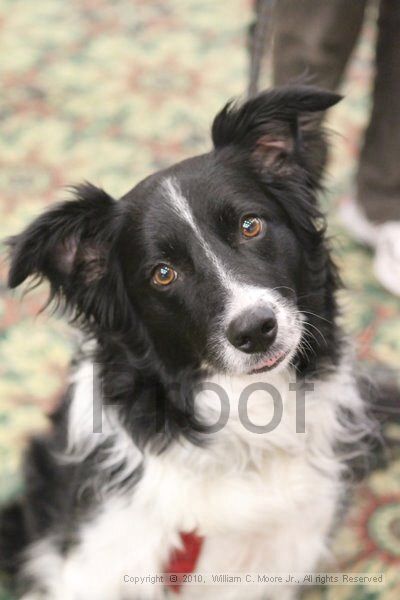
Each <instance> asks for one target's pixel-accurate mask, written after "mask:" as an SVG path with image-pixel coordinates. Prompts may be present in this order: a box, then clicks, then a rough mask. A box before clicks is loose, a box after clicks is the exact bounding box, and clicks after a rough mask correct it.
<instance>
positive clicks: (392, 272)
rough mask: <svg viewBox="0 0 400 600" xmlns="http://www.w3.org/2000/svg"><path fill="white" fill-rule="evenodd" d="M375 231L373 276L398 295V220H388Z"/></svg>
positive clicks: (399, 246)
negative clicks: (376, 233)
mask: <svg viewBox="0 0 400 600" xmlns="http://www.w3.org/2000/svg"><path fill="white" fill-rule="evenodd" d="M377 231H378V236H377V239H376V245H375V258H374V263H373V268H374V273H375V277H376V278H377V279H378V281H379V282H380V283H381V284H382V285H383V287H385V288H386V289H387V290H389V292H391V293H392V294H394V295H395V296H400V221H388V222H387V223H384V224H383V225H380V226H379V227H377Z"/></svg>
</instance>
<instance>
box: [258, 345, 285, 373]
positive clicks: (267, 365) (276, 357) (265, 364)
mask: <svg viewBox="0 0 400 600" xmlns="http://www.w3.org/2000/svg"><path fill="white" fill-rule="evenodd" d="M288 354H289V351H287V352H284V351H283V350H280V351H279V352H276V353H275V354H273V355H272V356H269V357H268V358H263V359H262V360H261V361H260V362H259V363H258V365H257V366H256V367H255V368H254V369H252V370H251V371H250V372H249V375H254V374H255V373H264V372H265V371H271V369H274V368H275V367H276V366H277V365H279V363H281V362H282V361H283V360H284V359H285V358H286V357H287V355H288Z"/></svg>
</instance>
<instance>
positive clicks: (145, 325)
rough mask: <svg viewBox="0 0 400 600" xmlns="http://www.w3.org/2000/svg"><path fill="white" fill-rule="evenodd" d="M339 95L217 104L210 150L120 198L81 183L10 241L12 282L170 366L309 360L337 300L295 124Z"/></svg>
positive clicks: (310, 153)
mask: <svg viewBox="0 0 400 600" xmlns="http://www.w3.org/2000/svg"><path fill="white" fill-rule="evenodd" d="M338 100H339V96H337V95H335V94H332V93H329V92H324V91H321V90H318V89H315V88H309V87H293V88H282V89H278V90H273V91H270V92H266V93H263V94H261V95H259V96H258V97H256V98H254V99H252V100H249V101H248V102H246V103H245V104H243V105H241V106H236V105H234V104H228V105H227V106H226V107H225V108H224V109H223V110H222V111H221V112H220V113H219V114H218V115H217V116H216V118H215V120H214V123H213V127H212V139H213V143H214V149H213V150H212V151H211V152H209V153H208V154H204V155H202V156H198V157H195V158H191V159H189V160H186V161H183V162H181V163H179V164H177V165H174V166H173V167H171V168H169V169H167V170H165V171H162V172H159V173H156V174H154V175H152V176H151V177H148V178H147V179H145V180H144V181H142V182H141V183H139V184H138V185H137V186H136V187H135V188H133V189H132V190H131V191H130V192H129V193H128V194H127V195H126V196H124V197H123V198H122V199H121V200H120V201H119V202H115V201H114V200H113V199H112V198H110V197H109V196H108V195H107V194H106V193H104V192H103V191H101V190H98V189H97V188H95V187H93V186H90V185H86V186H82V187H79V188H78V189H77V191H76V198H75V199H74V200H72V201H70V202H65V203H63V204H60V205H58V206H56V207H55V208H52V209H50V210H49V211H48V212H46V213H44V214H43V215H42V216H40V217H39V218H38V219H37V220H36V221H34V222H33V223H32V224H31V225H30V226H29V227H28V228H27V229H26V230H25V231H24V232H22V233H21V234H20V235H18V236H15V237H14V238H12V240H11V241H10V245H11V257H12V259H11V260H12V262H11V270H10V276H9V284H10V286H11V287H16V286H18V285H20V284H21V283H22V282H23V281H24V280H25V279H26V278H27V277H29V276H31V275H36V276H39V277H45V278H47V279H48V280H49V281H50V284H51V287H52V291H53V295H55V296H57V297H61V298H63V299H64V300H65V302H66V304H67V306H69V307H70V308H72V309H73V311H74V312H75V315H78V316H79V317H81V318H82V320H83V322H84V323H85V324H86V326H87V327H90V328H91V329H92V331H94V333H95V335H97V336H98V337H99V338H102V339H104V338H105V337H106V336H107V335H114V336H122V337H123V338H124V340H125V341H126V343H131V344H132V345H133V346H134V345H136V346H137V345H138V344H139V346H141V348H142V350H143V348H146V350H147V351H149V352H152V353H154V355H155V356H157V357H158V359H160V360H161V361H162V363H163V364H164V366H165V368H166V369H167V370H170V371H174V370H175V371H176V370H179V369H184V368H187V367H190V368H198V367H202V366H206V367H207V368H209V369H211V370H214V371H222V372H230V373H236V374H245V373H252V372H258V371H264V370H271V369H278V368H282V366H285V365H287V364H288V363H289V362H290V361H292V362H293V361H297V363H298V364H304V365H305V364H306V363H307V364H308V363H309V362H310V361H311V359H312V356H313V355H314V354H315V348H316V347H317V346H318V348H319V353H320V354H321V348H322V347H324V346H325V345H326V344H328V345H329V343H330V342H332V340H331V338H330V333H331V332H330V329H329V325H327V323H328V322H329V321H331V320H332V318H333V316H334V311H335V303H334V300H333V289H334V269H333V267H332V264H331V262H330V258H329V254H328V251H327V249H326V247H325V242H324V232H323V230H322V229H321V227H320V215H319V212H318V209H317V207H316V202H315V191H316V188H317V187H318V179H319V175H320V171H321V168H322V163H323V159H324V144H323V139H322V135H321V132H320V131H319V125H318V121H316V124H314V126H311V125H310V123H309V122H308V121H307V122H304V120H303V119H304V117H307V116H310V113H314V112H317V111H322V110H325V109H327V108H329V107H330V106H332V105H333V104H335V103H336V102H337V101H338ZM310 327H311V329H310ZM320 336H321V337H320ZM332 344H333V342H332ZM148 347H151V349H149V348H148ZM331 350H332V348H331Z"/></svg>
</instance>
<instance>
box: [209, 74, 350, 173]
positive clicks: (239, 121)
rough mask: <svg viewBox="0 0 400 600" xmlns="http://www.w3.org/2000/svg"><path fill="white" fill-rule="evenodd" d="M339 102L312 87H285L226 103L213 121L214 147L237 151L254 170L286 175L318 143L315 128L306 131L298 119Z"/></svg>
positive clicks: (326, 92) (316, 129) (330, 93)
mask: <svg viewBox="0 0 400 600" xmlns="http://www.w3.org/2000/svg"><path fill="white" fill-rule="evenodd" d="M339 100H341V96H340V95H338V94H334V93H332V92H328V91H324V90H321V89H319V88H315V87H312V86H288V87H281V88H276V89H274V90H271V91H268V92H263V93H261V94H259V95H258V96H256V97H255V98H252V99H250V100H248V101H247V102H245V103H244V104H242V105H237V104H235V103H232V102H229V103H228V104H227V105H226V106H225V107H224V108H223V109H222V110H221V112H220V113H218V114H217V116H216V117H215V119H214V123H213V125H212V140H213V143H214V146H215V148H216V149H220V148H223V147H227V146H234V147H237V148H240V149H242V150H244V151H246V152H247V153H249V155H250V158H251V160H252V162H253V164H254V165H255V166H256V167H257V168H259V169H261V170H265V171H267V170H268V171H270V172H273V173H276V174H288V173H290V171H291V168H292V167H295V166H296V165H298V164H299V163H301V162H302V159H303V158H307V155H311V154H312V152H313V151H314V152H315V151H317V152H318V148H316V147H315V144H313V142H315V141H321V140H320V139H319V140H318V139H317V138H318V135H317V136H316V135H315V134H316V133H317V134H318V130H319V126H318V127H311V128H307V126H304V125H303V123H302V120H301V117H302V116H306V115H308V114H309V113H317V112H320V111H324V110H326V109H328V108H330V107H331V106H333V105H334V104H336V103H337V102H339ZM320 137H321V136H319V138H320ZM312 146H314V148H313V147H312ZM310 158H311V159H312V158H313V157H312V156H310ZM314 158H315V157H314Z"/></svg>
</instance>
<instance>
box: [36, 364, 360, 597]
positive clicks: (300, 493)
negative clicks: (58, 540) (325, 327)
mask: <svg viewBox="0 0 400 600" xmlns="http://www.w3.org/2000/svg"><path fill="white" fill-rule="evenodd" d="M82 369H83V371H84V373H85V378H86V377H87V375H88V371H89V369H88V365H84V366H83V367H82ZM294 379H295V376H294V373H293V372H292V371H291V370H290V369H285V370H283V371H282V370H281V371H280V372H275V371H273V372H270V373H268V374H263V375H262V376H260V375H259V376H245V377H239V376H236V377H235V376H229V375H226V376H223V377H222V376H219V377H215V378H213V381H212V382H213V383H217V384H219V385H222V386H223V387H224V389H226V391H227V393H228V395H229V400H230V409H231V410H230V416H229V420H228V423H227V425H226V426H225V427H224V428H223V429H222V430H221V431H219V432H217V433H215V434H213V435H212V436H211V437H210V439H209V443H208V444H207V445H206V446H205V447H203V448H201V447H196V446H194V445H192V444H190V443H189V442H182V443H179V442H175V443H173V444H172V445H171V446H170V448H169V449H168V450H167V451H166V452H164V453H163V454H161V455H156V454H153V453H151V452H147V453H145V455H144V457H143V466H144V472H143V477H142V478H141V479H140V481H139V482H138V483H137V485H136V487H135V489H134V490H133V491H130V492H126V491H125V492H122V491H120V492H119V493H115V492H114V493H111V492H110V494H109V495H108V496H107V497H106V498H105V499H104V500H103V501H102V503H101V505H100V506H99V508H98V512H97V514H96V515H94V516H93V518H92V519H90V520H88V522H87V523H86V524H85V525H84V526H82V528H81V530H80V540H79V543H78V545H77V546H76V547H74V548H73V549H72V550H71V551H70V552H69V553H68V555H67V556H66V557H65V558H64V559H61V557H60V556H59V555H58V554H57V551H56V549H55V547H54V545H53V541H52V540H51V539H48V540H42V541H41V542H39V543H38V544H36V545H34V546H32V547H31V548H30V550H29V553H28V554H27V561H26V571H27V573H29V574H30V575H33V576H35V577H36V579H37V580H39V581H40V582H42V583H43V585H44V587H45V589H47V590H48V593H47V596H46V600H92V599H93V600H94V599H95V600H110V599H111V598H112V599H113V600H119V599H122V598H123V599H124V600H126V599H136V598H140V599H141V600H144V599H147V598H148V599H153V598H154V599H156V598H160V597H162V594H163V589H162V588H161V587H160V586H152V585H147V586H146V585H143V586H141V587H140V588H138V587H137V586H134V585H133V584H129V583H124V581H123V576H124V575H125V574H126V575H138V574H142V575H146V574H151V573H157V572H162V571H163V567H164V566H165V564H166V562H167V560H168V556H169V555H170V552H171V550H172V549H173V548H177V547H179V543H180V541H179V532H181V531H193V530H196V531H197V533H198V534H200V535H203V536H205V542H204V546H203V549H202V553H201V557H200V561H199V564H198V571H199V572H202V571H203V572H214V573H216V572H226V571H230V572H256V571H262V572H275V573H277V572H288V571H292V572H309V571H311V570H313V569H314V568H315V567H316V565H317V563H318V561H319V560H320V559H321V557H323V556H324V555H326V552H327V540H328V537H329V532H330V530H331V528H332V525H333V521H334V516H335V513H336V511H337V508H338V504H339V503H340V498H341V495H342V492H343V484H342V483H341V473H342V463H341V459H340V457H337V456H336V454H335V451H334V447H335V446H336V444H337V443H340V442H349V441H356V440H357V439H358V438H359V437H361V435H362V434H363V433H364V424H365V418H364V414H363V407H362V402H361V400H360V398H359V396H358V393H357V390H356V387H355V384H354V382H353V379H352V376H351V372H350V370H349V369H348V368H347V366H346V365H345V364H344V365H343V366H342V367H341V368H340V369H339V370H337V371H334V372H333V373H332V374H330V375H327V376H325V378H324V379H321V380H319V381H317V382H314V383H315V389H314V391H313V392H308V393H307V394H306V431H305V433H296V425H295V423H296V418H295V417H296V406H295V397H294V392H290V391H289V389H288V386H289V383H290V382H291V381H294ZM78 380H80V381H81V379H80V378H79V376H78ZM256 381H258V382H260V381H261V382H264V383H270V384H272V385H274V386H275V388H276V389H277V390H279V393H280V395H281V397H282V404H283V409H284V410H283V417H282V421H281V422H280V424H279V426H278V427H277V428H276V429H275V430H274V431H271V432H270V433H268V434H262V435H260V434H257V433H252V432H250V431H248V430H247V429H246V428H244V427H243V425H242V423H241V422H240V420H239V419H238V414H237V409H238V403H239V397H240V395H241V393H242V392H243V389H244V388H245V387H246V386H247V385H248V384H249V383H252V382H256ZM81 392H82V388H80V387H79V385H78V386H77V388H76V394H81ZM80 400H83V399H82V398H80ZM76 401H78V396H77V395H76V396H75V398H74V400H73V403H74V402H76ZM73 406H74V404H73ZM196 406H197V407H198V410H199V411H200V412H201V414H202V416H203V418H205V419H209V421H210V422H214V421H215V420H216V418H215V417H216V415H217V412H218V407H219V404H218V402H217V400H216V396H215V394H214V393H213V392H207V391H199V394H198V397H197V399H196ZM343 409H346V410H348V411H350V413H351V414H353V415H354V416H355V417H356V426H353V427H349V426H348V424H347V422H345V421H344V419H343V412H342V411H343ZM76 410H77V411H78V408H76ZM271 411H272V408H271V398H270V397H269V396H268V394H265V392H260V391H258V392H255V393H254V394H253V395H252V396H251V398H250V399H249V402H248V414H249V418H250V420H251V421H252V422H254V423H256V424H260V425H261V424H265V423H267V422H268V421H269V420H270V417H271ZM83 422H88V419H87V418H86V419H84V420H83ZM70 424H71V426H72V425H74V426H75V425H76V424H77V420H76V419H73V418H71V421H70ZM121 431H122V429H121V428H120V426H119V427H117V430H116V431H115V432H111V431H108V430H107V429H106V430H105V431H104V433H103V435H109V436H112V440H113V443H115V445H116V448H118V445H119V443H120V442H119V436H120V435H121ZM71 435H72V434H71ZM87 435H89V437H90V433H88V432H87V431H86V430H85V429H84V428H83V429H82V428H81V429H80V432H79V433H77V432H75V434H74V436H75V438H74V446H75V447H79V446H80V444H81V442H82V441H84V440H85V439H86V437H87ZM92 435H93V434H92ZM94 435H97V434H94ZM80 437H81V438H82V439H80ZM71 439H72V438H70V441H71ZM123 445H125V440H124V442H123ZM89 447H93V446H92V444H91V442H89ZM132 455H133V456H134V457H136V456H137V454H136V453H135V452H133V454H132ZM134 460H136V458H135V459H134ZM135 464H136V463H135ZM266 592H268V594H269V597H270V598H275V597H276V598H291V597H292V595H293V594H294V593H295V588H287V589H284V588H282V587H277V588H275V587H271V588H270V589H268V588H266V587H265V586H260V587H258V586H251V587H248V588H243V587H237V588H235V587H232V586H226V587H218V588H212V587H197V588H196V587H192V586H191V587H187V589H185V590H184V593H183V598H185V599H195V598H202V599H210V600H211V599H214V598H217V597H218V598H222V599H227V600H228V599H229V598H232V599H235V598H237V599H239V598H240V599H241V598H243V594H244V593H245V597H246V599H248V598H250V599H258V598H262V597H263V595H265V593H266ZM28 598H29V596H28Z"/></svg>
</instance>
